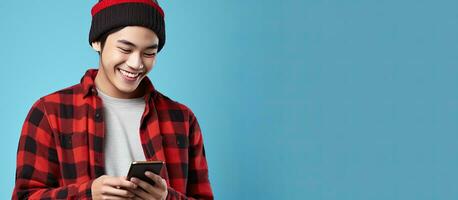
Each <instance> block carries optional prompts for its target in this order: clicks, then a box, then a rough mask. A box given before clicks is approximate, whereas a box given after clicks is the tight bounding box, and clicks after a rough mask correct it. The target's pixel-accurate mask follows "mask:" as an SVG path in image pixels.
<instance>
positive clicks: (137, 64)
mask: <svg viewBox="0 0 458 200" xmlns="http://www.w3.org/2000/svg"><path fill="white" fill-rule="evenodd" d="M126 64H127V65H128V66H129V67H131V68H134V69H141V68H143V62H142V59H141V55H140V53H132V54H130V56H129V59H128V60H127V62H126Z"/></svg>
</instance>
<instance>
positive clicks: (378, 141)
mask: <svg viewBox="0 0 458 200" xmlns="http://www.w3.org/2000/svg"><path fill="white" fill-rule="evenodd" d="M95 2H96V1H95V0H92V1H65V2H64V1H57V0H47V1H38V0H31V1H27V2H24V1H1V2H0V23H1V26H0V29H1V31H0V36H1V37H0V38H1V48H0V58H1V59H0V60H1V64H0V66H1V70H2V72H3V75H2V78H0V85H1V91H2V98H0V104H1V105H2V106H0V109H1V110H0V113H1V118H0V123H1V127H2V133H1V138H2V139H1V140H0V149H1V152H2V163H3V164H2V165H0V177H1V178H0V185H1V187H0V199H8V198H10V195H11V190H12V188H13V185H14V173H15V158H16V155H15V153H16V149H17V142H18V138H19V134H20V129H21V126H22V122H23V120H24V118H25V116H26V114H27V112H28V110H29V108H30V106H31V105H32V103H33V102H34V101H35V100H37V99H38V98H39V97H41V96H43V95H45V94H49V93H51V92H53V91H55V90H58V89H61V88H64V87H67V86H70V85H73V84H75V83H78V82H79V80H80V77H81V76H82V75H83V73H84V72H85V71H86V69H87V68H95V67H97V61H98V56H97V54H96V53H95V52H93V51H92V49H91V48H90V47H89V44H88V42H87V37H88V32H89V26H90V20H91V18H90V9H91V7H92V5H93V4H94V3H95ZM160 2H161V3H162V6H163V8H164V10H165V12H166V24H167V39H168V40H167V42H166V45H165V49H164V50H163V52H161V53H160V54H159V57H158V59H159V60H158V63H157V65H156V66H155V69H154V70H153V72H152V73H151V74H150V77H151V79H152V80H153V82H154V83H155V86H156V87H157V88H158V89H159V90H160V91H162V92H163V93H165V94H166V95H168V96H169V97H171V98H173V99H175V100H177V101H179V102H182V103H184V104H186V105H188V106H189V107H191V108H192V109H193V111H194V112H195V113H196V115H197V117H198V119H199V122H200V124H201V127H202V129H203V133H204V140H205V145H206V150H207V156H208V162H209V167H210V178H211V182H212V186H213V190H214V193H215V197H216V199H253V198H258V199H316V200H319V199H326V200H327V199H339V200H346V199H348V200H367V199H371V200H385V199H403V200H404V199H416V200H422V199H457V198H458V189H457V188H458V181H457V180H458V171H457V169H458V156H457V153H458V150H457V149H458V123H457V119H458V92H457V90H456V89H457V86H458V68H457V66H458V55H457V54H458V53H457V52H458V12H457V8H458V1H456V0H448V1H447V0H437V1H423V0H416V1H414V0H401V1H399V0H386V1H376V0H364V1H363V0H352V1H350V0H348V1H339V0H316V1H302V0H282V1H274V0H264V1H254V0H232V1H222V0H220V1H215V0H202V1H160Z"/></svg>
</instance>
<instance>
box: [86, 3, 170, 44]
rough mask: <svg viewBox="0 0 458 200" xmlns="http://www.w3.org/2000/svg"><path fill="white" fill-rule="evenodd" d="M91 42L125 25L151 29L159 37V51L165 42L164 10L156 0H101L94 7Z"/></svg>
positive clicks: (90, 34)
mask: <svg viewBox="0 0 458 200" xmlns="http://www.w3.org/2000/svg"><path fill="white" fill-rule="evenodd" d="M91 14H92V24H91V30H90V32H89V44H90V45H92V42H95V41H98V40H99V39H100V37H101V36H102V35H103V34H105V33H107V32H109V31H110V30H113V29H116V28H120V27H124V26H142V27H146V28H149V29H151V30H152V31H153V32H154V33H156V35H157V37H158V38H159V45H158V52H159V51H161V49H162V47H164V44H165V22H164V11H163V10H162V8H161V7H160V6H159V4H158V3H157V1H156V0H100V1H99V2H98V3H97V4H95V5H94V7H92V10H91Z"/></svg>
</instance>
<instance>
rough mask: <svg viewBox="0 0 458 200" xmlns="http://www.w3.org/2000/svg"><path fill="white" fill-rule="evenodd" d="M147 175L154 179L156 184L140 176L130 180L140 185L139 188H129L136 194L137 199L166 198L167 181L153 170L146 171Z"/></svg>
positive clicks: (159, 199)
mask: <svg viewBox="0 0 458 200" xmlns="http://www.w3.org/2000/svg"><path fill="white" fill-rule="evenodd" d="M145 175H146V176H147V177H149V178H150V179H152V180H153V181H154V183H155V184H154V186H153V185H150V184H149V183H147V182H145V181H142V180H140V179H138V178H135V177H133V178H131V179H130V181H131V182H132V183H135V184H136V185H138V188H137V189H129V191H131V192H132V193H134V194H135V195H136V196H135V197H134V198H133V199H136V200H150V199H156V200H164V199H165V198H166V197H167V194H168V192H167V183H166V182H165V180H164V179H163V178H162V177H160V176H159V175H156V174H154V173H152V172H145Z"/></svg>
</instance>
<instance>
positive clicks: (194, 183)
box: [167, 113, 213, 200]
mask: <svg viewBox="0 0 458 200" xmlns="http://www.w3.org/2000/svg"><path fill="white" fill-rule="evenodd" d="M189 144H190V146H189V171H188V182H187V191H186V194H182V193H180V192H178V191H176V190H174V189H173V188H170V187H169V188H168V196H167V199H168V200H185V199H189V200H191V199H205V200H212V199H213V193H212V190H211V186H210V181H209V178H208V165H207V160H206V157H205V148H204V144H203V138H202V133H201V130H200V126H199V123H198V122H197V119H196V117H195V116H194V114H192V113H191V117H190V131H189Z"/></svg>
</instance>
